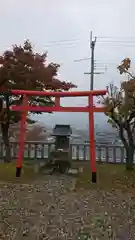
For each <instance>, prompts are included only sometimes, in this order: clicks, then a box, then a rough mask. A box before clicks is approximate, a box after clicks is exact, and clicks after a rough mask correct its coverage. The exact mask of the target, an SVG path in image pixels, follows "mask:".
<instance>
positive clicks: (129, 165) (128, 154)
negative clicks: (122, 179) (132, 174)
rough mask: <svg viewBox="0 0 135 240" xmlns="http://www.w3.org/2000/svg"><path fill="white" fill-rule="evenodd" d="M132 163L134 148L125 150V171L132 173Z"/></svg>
mask: <svg viewBox="0 0 135 240" xmlns="http://www.w3.org/2000/svg"><path fill="white" fill-rule="evenodd" d="M133 163H134V147H128V148H127V149H126V170H128V171H132V170H133Z"/></svg>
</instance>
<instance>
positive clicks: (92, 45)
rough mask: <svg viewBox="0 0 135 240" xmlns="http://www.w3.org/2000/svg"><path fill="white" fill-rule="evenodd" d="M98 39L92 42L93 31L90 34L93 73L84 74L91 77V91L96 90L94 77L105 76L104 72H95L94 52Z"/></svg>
mask: <svg viewBox="0 0 135 240" xmlns="http://www.w3.org/2000/svg"><path fill="white" fill-rule="evenodd" d="M96 40H97V38H96V37H95V39H94V40H92V31H91V32H90V48H91V58H90V59H91V71H90V72H85V73H84V74H89V75H90V90H93V89H94V75H95V74H104V73H103V72H94V69H95V66H94V63H95V61H94V50H95V44H96Z"/></svg>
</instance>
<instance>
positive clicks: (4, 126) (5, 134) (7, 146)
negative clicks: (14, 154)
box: [1, 123, 11, 162]
mask: <svg viewBox="0 0 135 240" xmlns="http://www.w3.org/2000/svg"><path fill="white" fill-rule="evenodd" d="M8 130H9V123H5V124H4V123H2V124H1V131H2V138H3V142H4V145H5V151H6V154H5V157H4V162H11V154H10V144H9V136H8Z"/></svg>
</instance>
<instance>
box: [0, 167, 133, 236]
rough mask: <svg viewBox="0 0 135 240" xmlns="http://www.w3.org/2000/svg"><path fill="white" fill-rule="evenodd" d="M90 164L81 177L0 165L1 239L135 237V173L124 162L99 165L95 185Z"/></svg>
mask: <svg viewBox="0 0 135 240" xmlns="http://www.w3.org/2000/svg"><path fill="white" fill-rule="evenodd" d="M90 180H91V174H90V170H89V165H87V164H85V166H84V172H83V173H82V174H79V176H78V177H76V178H75V177H71V176H66V175H59V176H56V175H54V176H43V175H42V176H40V178H39V175H38V176H37V175H35V174H34V171H33V168H32V167H26V166H25V167H24V172H23V175H22V177H21V179H20V180H17V181H16V179H15V164H10V165H9V166H7V165H5V164H2V165H0V181H1V182H0V239H1V240H23V239H26V240H45V239H46V240H47V239H49V240H51V239H52V240H62V239H63V240H79V239H80V240H88V239H97V240H98V239H100V240H102V239H103V240H108V239H110V240H115V239H116V240H117V239H123V240H124V239H125V240H128V239H131V240H132V239H135V235H134V233H135V215H134V208H135V202H134V200H135V191H134V184H135V176H134V173H125V170H124V166H122V165H113V164H112V165H107V164H103V165H98V183H97V184H92V183H91V181H90Z"/></svg>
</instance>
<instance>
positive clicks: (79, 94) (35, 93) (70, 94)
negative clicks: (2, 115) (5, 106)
mask: <svg viewBox="0 0 135 240" xmlns="http://www.w3.org/2000/svg"><path fill="white" fill-rule="evenodd" d="M106 93H107V90H93V91H77V92H67V91H65V92H48V91H28V90H11V94H13V95H27V96H50V97H87V96H90V95H92V96H99V95H105V94H106Z"/></svg>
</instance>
